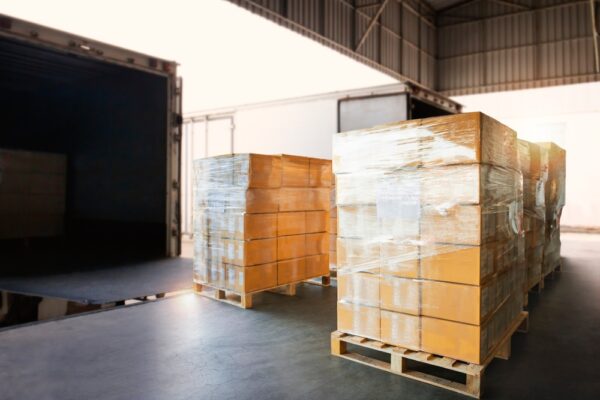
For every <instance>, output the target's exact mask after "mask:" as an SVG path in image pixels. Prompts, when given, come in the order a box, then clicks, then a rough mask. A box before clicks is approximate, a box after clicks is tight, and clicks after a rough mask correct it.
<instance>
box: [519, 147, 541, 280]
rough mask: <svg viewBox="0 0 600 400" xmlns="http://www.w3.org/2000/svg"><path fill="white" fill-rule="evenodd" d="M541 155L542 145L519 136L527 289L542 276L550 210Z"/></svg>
mask: <svg viewBox="0 0 600 400" xmlns="http://www.w3.org/2000/svg"><path fill="white" fill-rule="evenodd" d="M540 156H541V154H540V146H538V145H537V144H536V143H531V142H528V141H525V140H520V139H519V165H520V169H521V173H522V174H523V231H524V237H523V244H524V248H525V266H526V272H525V286H524V289H525V292H527V291H529V290H530V289H531V288H532V287H533V286H535V285H536V284H537V283H538V282H539V281H540V279H541V277H542V257H543V255H544V232H545V220H546V210H545V197H544V180H543V179H542V170H541V166H542V164H541V158H540Z"/></svg>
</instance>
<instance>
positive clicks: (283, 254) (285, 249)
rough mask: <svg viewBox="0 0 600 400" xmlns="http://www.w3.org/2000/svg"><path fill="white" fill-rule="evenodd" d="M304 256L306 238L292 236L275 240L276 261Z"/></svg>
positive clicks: (303, 236)
mask: <svg viewBox="0 0 600 400" xmlns="http://www.w3.org/2000/svg"><path fill="white" fill-rule="evenodd" d="M304 256H306V236H305V235H292V236H280V237H278V238H277V260H287V259H290V258H300V257H304Z"/></svg>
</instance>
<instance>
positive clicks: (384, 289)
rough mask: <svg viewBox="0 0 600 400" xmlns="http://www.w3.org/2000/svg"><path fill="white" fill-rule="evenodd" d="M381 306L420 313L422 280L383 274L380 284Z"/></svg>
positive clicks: (398, 310) (391, 309) (414, 313)
mask: <svg viewBox="0 0 600 400" xmlns="http://www.w3.org/2000/svg"><path fill="white" fill-rule="evenodd" d="M380 293H381V308H382V309H384V310H390V311H397V312H402V313H406V314H413V315H419V313H420V305H421V296H420V293H421V289H420V281H418V280H413V279H404V278H397V277H392V276H383V277H382V278H381V284H380Z"/></svg>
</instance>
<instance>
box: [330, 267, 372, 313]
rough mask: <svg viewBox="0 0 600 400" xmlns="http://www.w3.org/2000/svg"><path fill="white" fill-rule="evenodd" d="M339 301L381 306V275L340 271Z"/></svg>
mask: <svg viewBox="0 0 600 400" xmlns="http://www.w3.org/2000/svg"><path fill="white" fill-rule="evenodd" d="M337 279H338V301H342V302H346V303H353V304H362V305H365V306H371V307H379V301H380V300H379V299H380V294H379V293H380V283H379V282H380V279H381V278H380V277H379V275H375V274H369V273H363V272H358V273H340V274H339V275H338V278H337Z"/></svg>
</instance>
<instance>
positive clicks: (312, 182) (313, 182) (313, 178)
mask: <svg viewBox="0 0 600 400" xmlns="http://www.w3.org/2000/svg"><path fill="white" fill-rule="evenodd" d="M332 175H333V173H332V172H331V160H322V159H319V158H311V159H310V160H309V176H310V177H309V186H310V187H330V186H331V183H332Z"/></svg>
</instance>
